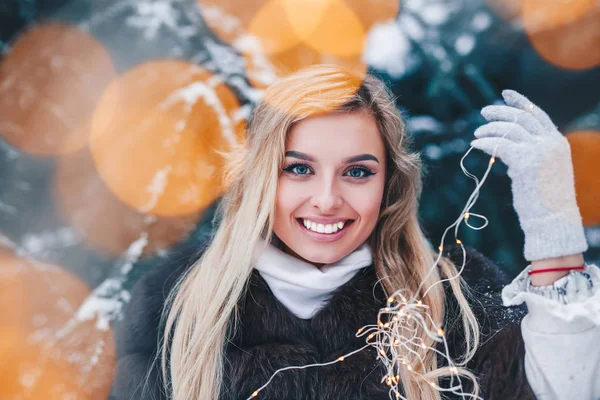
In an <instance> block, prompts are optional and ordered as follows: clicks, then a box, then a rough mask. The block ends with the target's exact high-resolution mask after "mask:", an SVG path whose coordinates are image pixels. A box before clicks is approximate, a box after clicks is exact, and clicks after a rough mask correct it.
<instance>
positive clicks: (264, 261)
mask: <svg viewBox="0 0 600 400" xmlns="http://www.w3.org/2000/svg"><path fill="white" fill-rule="evenodd" d="M263 244H264V242H262V243H259V245H263ZM372 262H373V256H372V252H371V248H370V247H369V245H368V244H367V243H363V244H362V245H361V246H359V247H358V248H357V249H356V250H354V251H353V252H352V253H350V254H348V255H347V256H346V257H344V258H342V259H340V260H338V261H336V262H334V263H331V264H325V265H323V266H322V267H321V268H320V269H319V268H317V267H315V266H314V265H313V264H311V263H309V262H307V261H304V260H301V259H299V258H296V257H294V256H292V255H290V254H287V253H284V252H283V251H282V250H279V249H278V248H277V247H275V246H273V245H272V244H271V243H269V244H268V245H267V247H266V248H265V249H264V250H263V252H262V253H261V254H260V256H259V257H258V260H257V262H256V264H255V266H254V268H256V269H257V270H258V271H259V273H260V274H261V276H262V277H263V278H264V280H265V281H266V282H267V284H268V285H269V288H270V289H271V291H272V292H273V294H274V295H275V297H276V298H277V300H279V301H280V302H281V303H282V304H283V305H284V306H286V307H287V308H288V309H289V310H290V311H291V312H292V313H294V314H295V315H296V316H298V317H299V318H303V319H310V318H312V317H313V316H314V315H315V314H316V313H317V312H318V311H319V310H320V309H321V307H323V306H324V305H325V303H327V300H328V299H329V295H330V293H331V292H332V291H334V290H335V289H337V288H338V287H340V286H342V285H343V284H344V283H346V282H348V281H349V280H350V279H352V277H354V275H356V274H357V273H358V271H359V270H360V269H361V268H364V267H366V266H369V265H371V264H372Z"/></svg>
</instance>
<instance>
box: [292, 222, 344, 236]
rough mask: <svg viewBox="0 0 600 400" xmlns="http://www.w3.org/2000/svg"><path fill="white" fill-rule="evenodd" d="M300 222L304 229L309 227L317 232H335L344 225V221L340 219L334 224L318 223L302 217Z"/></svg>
mask: <svg viewBox="0 0 600 400" xmlns="http://www.w3.org/2000/svg"><path fill="white" fill-rule="evenodd" d="M302 223H303V224H304V226H305V227H306V229H310V230H311V231H315V232H319V233H336V232H337V231H339V230H340V229H342V228H343V227H344V222H342V221H340V222H336V223H335V224H318V223H316V222H312V221H309V220H306V219H303V220H302Z"/></svg>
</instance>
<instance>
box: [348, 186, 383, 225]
mask: <svg viewBox="0 0 600 400" xmlns="http://www.w3.org/2000/svg"><path fill="white" fill-rule="evenodd" d="M382 195H383V194H382V193H381V192H380V191H375V190H373V191H370V190H365V191H362V192H360V193H358V194H357V195H355V196H353V200H352V208H354V209H355V210H356V212H357V213H359V214H360V216H361V218H363V219H372V218H375V219H377V216H378V215H379V211H380V207H381V199H382Z"/></svg>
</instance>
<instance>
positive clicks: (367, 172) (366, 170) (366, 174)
mask: <svg viewBox="0 0 600 400" xmlns="http://www.w3.org/2000/svg"><path fill="white" fill-rule="evenodd" d="M295 167H306V168H307V169H309V170H310V167H309V166H308V165H307V164H302V163H294V164H290V165H288V166H287V167H285V168H284V169H283V170H284V171H285V172H287V173H290V174H292V175H294V176H304V175H308V174H296V173H294V172H293V171H292V170H293V169H294V168H295ZM355 169H358V170H361V171H363V172H364V175H363V176H361V177H360V178H354V177H351V178H352V179H356V180H361V179H367V178H368V177H369V176H372V175H375V173H373V171H371V170H370V169H369V168H367V167H365V166H363V165H353V166H352V167H350V169H349V170H348V171H352V170H355Z"/></svg>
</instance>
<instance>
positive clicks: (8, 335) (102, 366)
mask: <svg viewBox="0 0 600 400" xmlns="http://www.w3.org/2000/svg"><path fill="white" fill-rule="evenodd" d="M0 277H2V279H0V305H1V307H0V318H1V319H2V326H0V359H1V360H2V362H0V398H2V399H16V398H19V399H24V400H37V399H57V400H58V399H65V398H74V399H94V400H95V399H97V400H101V399H106V397H107V396H108V393H109V391H110V387H111V385H112V379H113V374H114V370H115V364H116V359H115V346H114V338H113V333H112V331H111V330H110V329H104V330H103V329H98V328H97V327H96V326H95V320H93V319H90V320H86V321H78V320H77V318H76V317H75V313H76V312H77V309H78V308H79V307H80V306H81V304H82V303H83V302H84V300H85V299H86V298H87V297H88V296H89V295H90V289H89V288H88V287H86V285H85V284H83V283H82V282H81V281H80V280H79V279H77V278H76V277H75V276H73V275H71V274H70V273H68V272H67V271H65V270H64V269H62V268H60V267H57V266H54V265H49V264H44V263H40V262H37V261H29V260H25V259H22V258H19V257H16V256H15V255H14V254H12V253H10V252H8V251H4V250H0Z"/></svg>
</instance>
